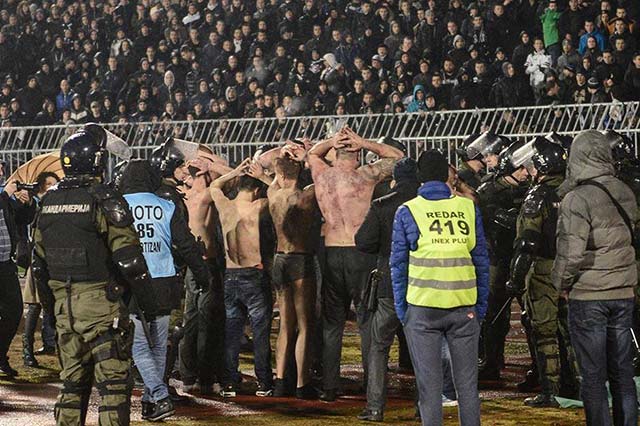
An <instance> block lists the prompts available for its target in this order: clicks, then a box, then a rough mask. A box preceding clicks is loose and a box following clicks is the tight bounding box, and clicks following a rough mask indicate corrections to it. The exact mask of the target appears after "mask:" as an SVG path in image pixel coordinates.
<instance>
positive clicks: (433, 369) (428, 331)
mask: <svg viewBox="0 0 640 426" xmlns="http://www.w3.org/2000/svg"><path fill="white" fill-rule="evenodd" d="M404 331H405V334H406V336H407V342H408V343H409V350H410V351H411V359H412V361H413V369H414V371H415V374H416V382H417V384H418V393H419V395H420V402H419V403H418V405H419V407H420V416H421V418H422V424H423V425H424V426H437V425H441V424H442V422H443V420H442V393H443V371H442V365H443V362H442V358H443V356H442V355H443V349H442V348H443V344H444V341H445V340H446V343H448V345H449V351H450V353H451V368H452V370H453V381H454V384H455V389H456V393H457V394H458V405H459V410H458V416H459V418H460V425H461V426H479V425H480V398H479V396H478V339H479V336H480V324H479V322H478V319H477V317H476V314H475V308H474V307H473V306H471V307H462V308H456V309H434V308H425V307H419V306H414V305H409V309H408V311H407V322H406V324H405V326H404Z"/></svg>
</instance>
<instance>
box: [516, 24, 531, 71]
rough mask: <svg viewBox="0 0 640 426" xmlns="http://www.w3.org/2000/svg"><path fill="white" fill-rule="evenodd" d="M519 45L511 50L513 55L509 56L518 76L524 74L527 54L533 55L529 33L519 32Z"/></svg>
mask: <svg viewBox="0 0 640 426" xmlns="http://www.w3.org/2000/svg"><path fill="white" fill-rule="evenodd" d="M519 39H520V44H518V45H517V46H516V48H515V49H513V54H512V55H511V63H512V64H513V66H514V67H516V71H518V72H519V73H520V74H524V71H525V66H524V63H525V62H526V61H527V57H528V56H529V54H531V53H533V42H532V41H531V38H530V37H529V33H528V32H526V31H522V32H520V38H519Z"/></svg>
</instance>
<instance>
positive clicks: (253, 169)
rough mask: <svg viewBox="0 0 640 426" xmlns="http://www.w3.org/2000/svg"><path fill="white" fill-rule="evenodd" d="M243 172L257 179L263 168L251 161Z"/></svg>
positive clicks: (261, 174)
mask: <svg viewBox="0 0 640 426" xmlns="http://www.w3.org/2000/svg"><path fill="white" fill-rule="evenodd" d="M245 174H246V175H248V176H251V177H252V178H254V179H258V180H259V179H260V178H261V177H262V176H264V169H263V168H262V166H261V165H260V164H258V163H256V162H253V163H251V164H249V168H248V169H247V171H246V172H245Z"/></svg>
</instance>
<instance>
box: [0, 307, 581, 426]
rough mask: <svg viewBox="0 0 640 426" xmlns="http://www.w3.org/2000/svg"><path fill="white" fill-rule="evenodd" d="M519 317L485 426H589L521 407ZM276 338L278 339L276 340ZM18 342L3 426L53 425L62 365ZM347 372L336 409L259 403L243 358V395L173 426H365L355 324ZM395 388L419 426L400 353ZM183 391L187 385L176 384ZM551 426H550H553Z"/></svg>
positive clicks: (393, 411) (193, 408) (488, 391)
mask: <svg viewBox="0 0 640 426" xmlns="http://www.w3.org/2000/svg"><path fill="white" fill-rule="evenodd" d="M518 319H519V315H518V314H517V309H516V308H515V306H514V315H513V319H512V330H511V332H510V334H509V337H508V343H507V354H508V355H507V359H506V368H505V370H503V373H502V380H500V381H499V382H489V383H482V386H481V388H482V390H481V393H480V396H481V398H482V400H483V424H492V425H518V424H554V425H563V426H564V425H573V424H582V423H583V422H584V420H582V419H583V417H582V414H581V412H580V411H579V410H564V411H561V410H549V411H547V412H545V411H544V410H542V411H540V410H538V411H537V412H535V413H534V412H533V411H532V410H531V409H528V408H525V407H524V406H522V402H521V401H522V398H524V397H525V396H527V395H523V394H518V393H517V391H516V387H515V384H516V383H517V382H518V381H520V380H521V379H522V377H523V376H524V373H525V371H526V368H527V366H528V364H529V362H530V361H529V357H528V354H527V350H526V342H525V339H524V334H523V332H522V329H521V328H520V326H519V321H518ZM274 335H275V333H274ZM19 337H20V334H19V335H18V337H17V338H16V339H15V340H14V342H13V345H12V350H11V352H10V356H11V360H12V364H13V366H14V368H17V369H18V370H19V371H20V376H19V377H18V378H17V379H16V380H15V381H14V382H9V381H7V380H6V379H5V378H3V377H2V376H0V426H45V425H53V424H54V421H53V404H54V402H55V398H56V395H57V393H58V391H59V389H60V387H61V385H60V383H59V380H58V379H57V360H56V358H55V357H52V356H47V357H40V358H39V360H40V362H41V364H42V367H43V368H40V369H28V368H24V367H22V366H21V359H20V355H19V351H20V342H19ZM344 346H345V347H344V351H343V360H344V363H345V365H344V366H343V369H342V374H341V375H342V377H343V382H342V386H343V391H344V394H345V395H344V396H342V397H341V398H339V399H338V401H336V402H334V403H324V402H321V401H300V400H296V399H292V398H260V397H256V396H253V391H254V386H255V385H254V380H255V379H254V378H253V377H252V373H253V372H252V369H251V364H250V356H248V355H244V356H243V357H242V358H243V362H242V364H241V367H242V369H243V373H244V374H245V382H244V383H243V387H242V390H243V393H244V394H243V395H240V396H238V397H237V398H234V399H226V400H225V399H222V398H220V397H209V396H207V397H203V396H201V395H198V394H197V393H196V394H193V395H188V396H189V400H188V401H187V402H186V403H184V404H181V405H179V406H178V407H177V413H176V416H174V417H172V418H171V421H167V422H165V424H167V425H179V426H187V425H198V426H200V425H228V424H239V425H263V424H264V425H270V426H275V424H278V425H285V426H295V425H320V424H322V425H342V424H344V425H347V424H360V423H361V422H359V421H358V420H356V419H355V415H356V414H357V413H358V412H359V411H360V410H361V409H362V408H363V407H364V404H365V398H364V395H362V392H361V389H360V381H361V380H362V370H361V368H360V367H359V366H358V365H357V362H358V359H357V355H356V354H357V353H358V352H359V350H358V348H359V347H358V336H357V334H356V333H355V327H354V326H353V324H351V325H350V326H349V327H348V330H347V333H346V335H345V343H344ZM391 359H392V364H391V370H390V380H389V403H388V407H387V410H386V415H385V418H386V420H387V422H388V423H389V424H394V425H416V424H418V423H417V422H416V421H415V420H414V418H413V395H414V390H415V384H414V378H413V376H411V375H409V374H401V373H399V372H398V371H397V364H395V360H396V359H397V348H396V347H395V346H394V349H393V350H392V357H391ZM172 384H174V385H175V386H176V387H177V388H178V389H179V390H181V383H180V382H178V381H175V380H172ZM97 401H98V395H97V393H96V392H94V394H93V395H92V398H91V403H90V410H89V414H88V418H87V424H88V425H96V424H97ZM445 417H446V418H447V420H446V421H445V424H447V425H448V424H456V423H457V419H456V414H455V408H449V409H446V410H445ZM547 419H548V420H547ZM131 420H132V422H134V423H137V422H140V423H139V424H146V422H141V418H140V389H135V390H134V394H133V399H132V412H131Z"/></svg>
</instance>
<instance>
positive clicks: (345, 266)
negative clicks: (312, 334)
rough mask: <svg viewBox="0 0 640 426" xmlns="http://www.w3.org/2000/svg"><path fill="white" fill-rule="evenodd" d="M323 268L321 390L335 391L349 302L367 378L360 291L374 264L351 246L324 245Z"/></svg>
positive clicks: (365, 328) (365, 331)
mask: <svg viewBox="0 0 640 426" xmlns="http://www.w3.org/2000/svg"><path fill="white" fill-rule="evenodd" d="M325 253H326V265H327V267H326V269H325V271H324V272H325V275H324V277H323V288H322V326H323V330H322V343H323V348H322V366H323V372H324V374H323V383H322V384H323V389H324V390H336V389H337V388H338V385H339V384H340V356H341V353H342V336H343V333H344V325H345V322H346V321H347V314H348V313H349V310H350V309H351V302H352V301H353V304H354V305H355V307H356V314H357V320H358V326H359V328H360V338H361V341H362V342H361V353H362V366H363V369H364V374H365V383H364V384H365V386H366V381H367V379H366V377H367V373H368V371H367V364H368V363H367V355H368V353H369V341H370V336H369V328H368V324H366V323H367V321H366V317H365V312H364V309H362V306H361V305H362V291H363V289H364V286H365V284H366V282H367V279H368V278H369V274H370V273H371V271H372V270H373V268H374V267H375V262H376V257H375V256H370V255H366V254H364V253H362V252H360V251H358V250H357V249H356V248H355V247H327V248H326V250H325Z"/></svg>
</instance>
